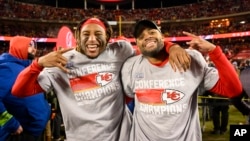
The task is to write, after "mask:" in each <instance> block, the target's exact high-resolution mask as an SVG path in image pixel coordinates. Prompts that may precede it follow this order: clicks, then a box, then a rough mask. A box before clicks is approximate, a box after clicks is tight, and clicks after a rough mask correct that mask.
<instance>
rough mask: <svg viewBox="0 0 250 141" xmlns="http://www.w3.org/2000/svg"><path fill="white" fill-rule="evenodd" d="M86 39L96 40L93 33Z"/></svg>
mask: <svg viewBox="0 0 250 141" xmlns="http://www.w3.org/2000/svg"><path fill="white" fill-rule="evenodd" d="M88 40H90V41H93V40H96V36H95V35H90V36H89V39H88Z"/></svg>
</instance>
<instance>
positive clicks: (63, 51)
mask: <svg viewBox="0 0 250 141" xmlns="http://www.w3.org/2000/svg"><path fill="white" fill-rule="evenodd" d="M72 49H74V48H66V49H61V50H59V51H58V52H60V53H61V54H63V53H65V52H68V51H70V50H72Z"/></svg>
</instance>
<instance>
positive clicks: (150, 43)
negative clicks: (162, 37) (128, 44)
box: [145, 41, 156, 48]
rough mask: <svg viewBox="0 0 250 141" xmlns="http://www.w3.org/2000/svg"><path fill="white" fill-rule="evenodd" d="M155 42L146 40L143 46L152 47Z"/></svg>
mask: <svg viewBox="0 0 250 141" xmlns="http://www.w3.org/2000/svg"><path fill="white" fill-rule="evenodd" d="M155 44H156V41H150V42H147V43H146V44H145V47H146V48H148V47H152V46H153V45H155Z"/></svg>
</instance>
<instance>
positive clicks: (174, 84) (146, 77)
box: [121, 50, 219, 141]
mask: <svg viewBox="0 0 250 141" xmlns="http://www.w3.org/2000/svg"><path fill="white" fill-rule="evenodd" d="M187 51H188V53H189V54H190V55H191V58H192V60H191V68H190V69H189V70H187V71H186V72H178V71H177V72H174V70H173V69H172V68H171V65H170V64H169V63H167V64H165V65H164V66H155V65H152V64H151V63H150V62H149V61H148V60H147V59H146V58H145V57H143V56H142V55H139V56H135V57H132V58H129V59H128V60H127V61H126V62H125V63H124V66H123V68H122V74H121V75H122V83H123V86H124V90H125V93H126V94H127V95H128V96H130V97H134V98H135V109H134V115H133V125H132V131H131V134H130V141H201V140H202V135H201V128H200V122H199V114H198V102H197V97H198V95H197V88H198V87H199V86H201V85H202V86H203V87H204V88H205V89H207V90H208V89H211V88H212V87H213V86H214V85H215V84H216V82H217V81H218V79H219V78H218V71H217V70H216V69H215V68H211V67H208V65H207V63H206V61H205V60H204V58H203V56H202V55H201V53H199V52H198V51H196V50H187Z"/></svg>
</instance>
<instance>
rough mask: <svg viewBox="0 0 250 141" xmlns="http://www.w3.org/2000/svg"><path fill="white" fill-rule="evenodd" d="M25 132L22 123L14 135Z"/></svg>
mask: <svg viewBox="0 0 250 141" xmlns="http://www.w3.org/2000/svg"><path fill="white" fill-rule="evenodd" d="M22 132H23V127H22V126H21V125H19V127H18V128H17V130H16V132H14V133H13V135H19V134H21V133H22Z"/></svg>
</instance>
